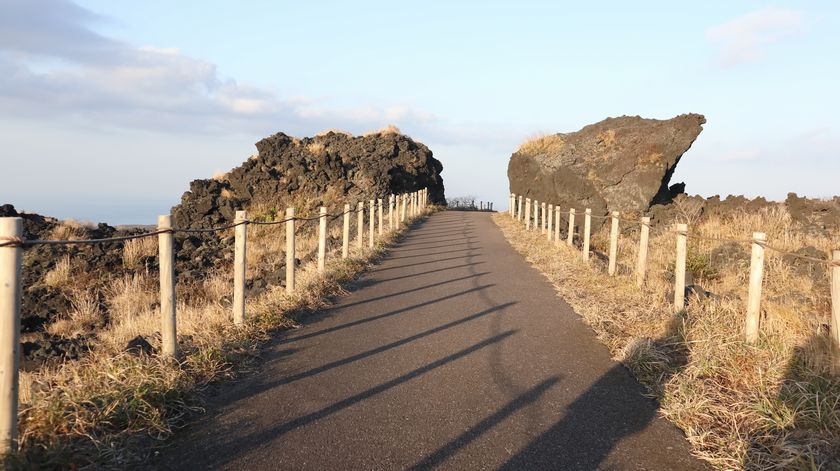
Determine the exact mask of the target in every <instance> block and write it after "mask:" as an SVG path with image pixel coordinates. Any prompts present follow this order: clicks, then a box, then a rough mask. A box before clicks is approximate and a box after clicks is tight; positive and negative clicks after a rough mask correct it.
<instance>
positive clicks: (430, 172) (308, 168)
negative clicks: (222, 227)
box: [172, 132, 446, 228]
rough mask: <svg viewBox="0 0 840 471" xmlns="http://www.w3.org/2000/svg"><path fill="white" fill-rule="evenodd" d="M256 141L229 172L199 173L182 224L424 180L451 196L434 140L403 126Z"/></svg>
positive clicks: (391, 189) (383, 191) (370, 194)
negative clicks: (253, 151)
mask: <svg viewBox="0 0 840 471" xmlns="http://www.w3.org/2000/svg"><path fill="white" fill-rule="evenodd" d="M256 146H257V150H258V151H259V153H258V154H257V155H255V156H253V157H251V158H250V159H248V160H247V161H245V162H244V163H243V164H242V165H241V166H239V167H237V168H235V169H233V170H231V171H230V172H229V173H228V174H226V175H224V176H223V177H220V178H217V179H214V180H195V181H193V182H192V183H191V184H190V191H188V192H187V193H185V194H184V196H183V197H182V199H181V204H180V205H178V206H176V207H175V208H173V210H172V214H173V217H174V219H175V224H176V225H178V226H179V227H196V228H203V227H210V226H213V225H218V224H222V223H225V222H230V221H232V220H233V218H234V212H235V210H236V209H248V208H252V207H255V206H259V207H262V208H278V209H279V208H285V207H288V206H296V209H298V210H299V211H300V210H306V209H307V208H316V207H317V206H320V205H326V206H330V205H335V204H338V203H341V204H342V205H343V204H344V203H345V202H350V201H352V200H355V199H358V200H367V199H371V198H387V197H388V195H390V194H397V193H406V192H411V191H415V190H418V189H421V188H424V187H428V188H429V198H430V199H431V202H432V203H437V204H445V203H446V200H445V198H444V193H443V179H442V178H441V176H440V173H441V171H442V170H443V165H441V163H440V161H438V160H437V159H435V158H434V157H433V156H432V152H431V151H430V150H429V149H428V148H427V147H426V146H424V145H423V144H420V143H418V142H416V141H414V140H412V139H411V138H410V137H408V136H405V135H402V134H397V133H394V132H381V133H376V134H372V135H366V136H357V137H352V136H349V135H347V134H345V133H340V132H328V133H326V134H324V135H321V136H317V137H314V138H303V139H297V138H294V137H291V136H287V135H285V134H283V133H277V134H275V135H273V136H270V137H267V138H265V139H263V140H261V141H259V142H257V144H256ZM334 209H335V208H331V210H334Z"/></svg>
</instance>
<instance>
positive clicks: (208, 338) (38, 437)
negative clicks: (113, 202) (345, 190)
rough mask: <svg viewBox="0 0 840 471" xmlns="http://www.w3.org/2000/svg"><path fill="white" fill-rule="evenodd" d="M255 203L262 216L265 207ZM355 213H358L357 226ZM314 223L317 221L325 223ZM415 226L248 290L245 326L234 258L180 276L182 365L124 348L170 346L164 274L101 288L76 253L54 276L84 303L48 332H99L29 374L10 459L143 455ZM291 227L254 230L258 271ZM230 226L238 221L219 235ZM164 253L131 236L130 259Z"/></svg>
mask: <svg viewBox="0 0 840 471" xmlns="http://www.w3.org/2000/svg"><path fill="white" fill-rule="evenodd" d="M337 211H340V209H333V212H337ZM430 211H431V210H430ZM249 213H250V214H252V215H257V217H259V216H258V215H260V214H261V213H260V211H259V210H258V209H254V208H252V209H251V210H250V211H249ZM299 216H301V217H306V216H307V214H299ZM355 216H356V215H355V214H353V215H351V223H352V224H351V228H352V230H351V235H352V236H355V234H356V218H355ZM252 217H253V216H252ZM367 222H368V220H367V216H366V217H365V224H366V225H367ZM311 224H312V226H313V227H314V226H315V225H316V224H317V222H315V223H311ZM386 224H387V222H386ZM341 225H342V220H341V218H338V219H336V220H335V221H333V222H332V223H331V224H330V235H331V236H335V237H337V238H338V239H339V240H340V237H341ZM406 230H407V229H406V228H405V227H404V226H403V227H402V228H400V229H399V230H397V231H395V232H393V233H386V235H385V236H384V237H383V238H382V239H380V240H378V241H377V243H376V246H375V248H373V249H369V248H367V240H365V243H364V248H361V249H359V248H356V247H355V245H356V244H355V240H351V246H352V249H351V253H350V257H349V258H348V259H346V260H342V259H341V247H340V246H339V247H338V248H337V250H333V251H331V252H330V253H328V262H327V268H326V272H325V273H324V274H323V275H319V274H318V273H317V269H316V266H315V262H311V263H309V264H306V265H305V266H303V267H301V268H299V273H298V280H297V282H298V289H297V290H296V292H295V293H294V294H292V295H288V294H286V292H285V288H283V287H281V286H270V287H269V288H268V289H267V290H266V291H265V292H263V293H262V294H259V295H257V296H254V297H251V298H249V299H247V305H246V315H247V320H246V324H245V325H244V326H242V327H236V326H234V325H233V323H232V321H231V309H230V297H231V293H232V290H233V285H232V281H231V280H232V277H233V275H232V264H231V269H230V270H227V271H219V272H214V273H209V274H208V276H207V277H205V278H204V279H202V280H200V281H195V282H191V283H179V285H178V287H177V294H178V307H177V316H178V342H179V348H180V349H181V354H182V355H181V361H180V363H178V362H174V361H171V360H169V361H168V360H166V359H162V358H159V357H157V356H154V355H151V356H149V355H136V354H131V353H126V352H125V351H124V348H125V345H126V342H127V341H128V340H130V339H133V338H134V337H136V336H138V335H141V336H143V337H145V338H146V339H148V340H149V341H150V342H151V343H152V346H153V347H155V348H157V347H158V346H159V342H160V336H159V331H160V330H159V324H160V314H159V312H158V308H157V305H156V301H157V299H158V296H159V292H158V281H157V273H151V272H148V271H147V272H145V273H142V272H140V273H135V274H133V275H131V276H125V277H118V278H114V279H112V280H108V282H107V283H106V286H107V287H106V288H105V289H97V292H92V291H91V290H90V289H89V288H88V287H87V286H86V285H85V283H83V282H77V281H76V280H83V279H84V278H85V276H78V275H82V274H79V273H75V271H74V266H73V260H71V259H67V260H62V261H61V263H59V264H58V265H57V266H56V268H55V269H54V270H55V273H52V274H51V275H50V276H49V279H50V283H51V284H53V285H55V286H60V287H61V289H62V290H64V292H65V293H66V295H67V296H68V297H69V298H70V299H72V300H73V307H74V309H73V311H72V312H71V313H70V314H69V315H68V316H66V317H64V318H62V319H59V320H57V321H55V322H54V323H53V324H52V325H50V326H48V328H47V330H48V331H50V332H52V333H55V334H61V335H64V336H73V335H76V334H84V335H90V336H93V347H94V348H93V349H92V351H91V352H90V353H89V354H87V355H85V356H84V357H83V358H82V359H80V360H78V361H68V362H65V363H63V364H60V365H58V366H53V367H45V368H42V369H40V370H39V371H37V372H33V373H22V374H21V394H20V412H19V418H20V425H19V437H20V439H19V442H20V452H19V453H18V454H17V456H15V457H13V460H12V461H11V462H10V463H11V466H12V467H21V468H36V469H44V468H62V469H75V468H79V467H85V466H92V467H95V468H102V467H109V468H121V467H123V466H125V465H126V464H128V463H133V462H134V463H136V462H140V461H142V460H143V459H144V458H145V457H146V456H147V455H148V453H149V452H150V451H151V447H153V446H154V444H155V443H156V442H160V441H162V440H164V439H166V438H167V437H168V436H170V435H171V434H172V433H173V431H174V429H176V428H177V427H178V426H179V425H181V424H183V423H184V422H185V420H186V418H187V417H188V416H189V415H190V414H193V413H196V412H199V411H200V410H201V403H200V400H199V398H198V397H199V395H198V394H197V393H198V392H200V390H201V389H202V388H203V387H205V386H206V385H208V384H210V383H212V382H217V381H220V380H226V379H230V378H233V377H235V376H237V375H239V374H242V373H243V372H247V371H248V370H249V368H252V367H253V366H254V365H255V364H256V361H257V359H258V350H259V348H260V345H261V344H262V343H263V342H265V341H267V340H268V339H270V337H271V334H272V333H273V332H276V331H279V330H284V329H289V328H294V327H295V326H296V325H297V321H296V319H297V318H299V317H300V315H302V314H305V313H306V312H311V311H315V310H318V309H322V308H324V307H326V306H328V305H329V303H330V300H331V299H333V298H335V297H337V296H340V295H341V294H342V293H344V292H345V288H346V286H347V283H348V282H350V281H352V280H353V279H354V278H355V277H357V276H358V275H359V274H360V273H361V272H363V271H364V270H365V269H366V268H367V267H368V266H369V265H370V264H371V263H373V262H374V261H375V260H376V259H377V258H379V257H380V256H381V255H382V254H383V253H384V252H385V251H386V250H387V249H388V247H389V246H390V245H392V244H393V243H394V241H395V240H397V239H398V238H399V237H400V236H401V234H403V233H404V232H405V231H406ZM284 234H285V230H284V228H283V226H282V225H281V226H250V227H249V228H248V279H256V278H258V277H260V276H261V275H262V274H264V273H266V272H267V271H268V270H272V269H276V268H277V266H278V264H279V263H281V262H282V261H283V260H284V258H285V256H284V254H283V251H284V247H285V245H284V244H285V240H284ZM305 234H306V235H303V236H298V239H297V248H298V254H299V256H300V254H308V253H311V252H312V251H314V250H316V247H317V238H316V237H315V236H314V235H313V232H312V230H311V229H310V231H308V232H305ZM230 235H232V230H231V231H230V234H228V233H223V234H220V236H230ZM365 237H367V228H366V232H365ZM352 238H353V239H355V237H352ZM156 251H157V241H156V239H154V238H152V239H144V240H138V241H136V242H132V243H128V244H126V245H125V247H124V257H123V258H124V263H126V264H134V263H137V261H138V260H140V259H141V257H142V256H143V255H154V254H155V253H156ZM100 276H107V274H100ZM100 300H101V301H100ZM103 303H104V304H105V306H106V308H105V309H103V308H102V306H101V305H100V304H103Z"/></svg>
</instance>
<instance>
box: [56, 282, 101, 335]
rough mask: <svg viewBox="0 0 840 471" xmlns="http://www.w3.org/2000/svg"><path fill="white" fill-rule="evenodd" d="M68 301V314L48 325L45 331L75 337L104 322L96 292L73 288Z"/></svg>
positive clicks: (92, 329)
mask: <svg viewBox="0 0 840 471" xmlns="http://www.w3.org/2000/svg"><path fill="white" fill-rule="evenodd" d="M70 302H71V305H72V309H71V311H70V313H69V314H68V316H67V317H66V318H63V319H59V320H57V321H55V322H53V323H52V324H50V325H48V326H47V332H49V333H51V334H53V335H61V336H63V337H75V336H77V335H82V334H87V333H90V332H93V331H94V330H95V329H97V328H99V327H101V326H102V325H103V324H104V323H105V316H104V314H103V312H102V309H101V306H100V303H99V296H98V294H97V293H95V292H90V291H86V290H81V289H74V290H73V293H72V294H71V296H70Z"/></svg>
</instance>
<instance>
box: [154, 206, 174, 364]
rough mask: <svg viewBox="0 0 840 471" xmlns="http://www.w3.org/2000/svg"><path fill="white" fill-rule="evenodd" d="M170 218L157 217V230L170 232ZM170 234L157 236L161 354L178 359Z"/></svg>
mask: <svg viewBox="0 0 840 471" xmlns="http://www.w3.org/2000/svg"><path fill="white" fill-rule="evenodd" d="M171 229H172V216H171V215H169V214H167V215H165V216H158V230H159V231H171ZM173 239H174V236H173V235H172V232H164V233H162V234H158V265H159V269H158V273H159V278H160V344H161V348H160V350H161V353H162V354H163V356H166V357H169V358H178V335H177V332H178V331H177V327H176V320H175V305H176V304H175V248H174V247H175V244H174V243H173Z"/></svg>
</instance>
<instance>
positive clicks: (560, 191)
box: [508, 114, 706, 215]
mask: <svg viewBox="0 0 840 471" xmlns="http://www.w3.org/2000/svg"><path fill="white" fill-rule="evenodd" d="M705 122H706V118H705V117H703V115H699V114H684V115H680V116H677V117H675V118H672V119H668V120H657V119H645V118H641V117H639V116H622V117H619V118H608V119H605V120H603V121H601V122H599V123H595V124H591V125H589V126H586V127H584V128H583V129H581V130H580V131H577V132H572V133H565V134H564V133H558V134H554V135H549V136H545V137H541V138H537V139H533V140H530V141H528V142H525V143H524V144H522V145H521V146H520V147H519V149H517V151H516V152H514V154H513V155H512V156H511V158H510V163H509V164H508V179H509V181H510V190H511V192H512V193H515V194H517V195H523V196H525V197H528V198H531V199H537V200H539V201H546V202H549V203H552V204H559V205H560V207H561V208H564V211H568V209H569V208H575V209H576V210H577V211H578V212H579V213H580V212H582V211H583V210H584V209H585V208H587V207H588V208H591V209H592V213H593V214H595V215H606V214H608V213H609V212H610V211H620V212H622V213H640V212H643V211H646V210H647V209H648V208H650V207H651V205H653V204H655V203H657V202H660V201H663V200H667V199H668V198H669V196H670V191H669V188H668V185H669V183H670V181H671V175H673V173H674V170H675V169H676V166H677V163H678V162H679V161H680V158H681V157H682V156H683V154H684V153H685V152H686V151H688V149H689V148H691V145H692V143H694V140H695V139H697V136H699V135H700V132H701V131H702V130H703V124H705Z"/></svg>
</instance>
